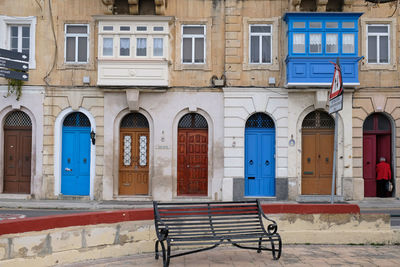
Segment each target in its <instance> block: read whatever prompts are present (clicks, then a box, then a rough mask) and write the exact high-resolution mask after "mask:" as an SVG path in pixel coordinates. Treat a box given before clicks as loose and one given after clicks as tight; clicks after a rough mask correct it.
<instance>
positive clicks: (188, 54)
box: [182, 38, 192, 63]
mask: <svg viewBox="0 0 400 267" xmlns="http://www.w3.org/2000/svg"><path fill="white" fill-rule="evenodd" d="M182 54H183V55H182V58H183V62H184V63H191V62H192V38H183V53H182Z"/></svg>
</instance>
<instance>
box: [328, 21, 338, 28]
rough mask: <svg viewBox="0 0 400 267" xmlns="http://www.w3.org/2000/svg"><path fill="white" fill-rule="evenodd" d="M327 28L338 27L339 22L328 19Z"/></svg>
mask: <svg viewBox="0 0 400 267" xmlns="http://www.w3.org/2000/svg"><path fill="white" fill-rule="evenodd" d="M326 28H328V29H336V28H338V23H337V22H332V21H328V22H326Z"/></svg>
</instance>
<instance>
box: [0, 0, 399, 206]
mask: <svg viewBox="0 0 400 267" xmlns="http://www.w3.org/2000/svg"><path fill="white" fill-rule="evenodd" d="M373 2H374V1H363V0H343V1H332V0H329V1H328V0H303V1H302V0H289V1H270V0H265V1H259V0H249V1H237V0H221V1H211V0H179V1H178V0H169V1H167V0H88V1H79V0H68V1H67V0H61V1H60V0H58V1H53V0H48V1H22V0H17V1H15V0H14V1H11V0H5V1H4V4H2V5H1V6H0V32H1V34H0V48H3V49H7V50H12V51H18V52H24V53H28V54H29V59H30V60H29V81H27V82H25V84H24V85H23V86H22V96H21V97H20V98H19V99H18V100H17V99H16V97H15V95H13V94H11V95H9V96H8V97H6V98H2V99H1V102H0V121H1V122H2V125H1V132H0V140H1V142H0V192H1V193H0V197H2V198H28V199H29V198H38V199H81V200H88V199H92V200H93V199H95V200H119V201H124V200H135V201H149V200H153V199H154V200H168V201H170V200H202V199H209V200H217V201H219V200H243V199H252V198H262V199H265V200H297V201H315V200H318V199H321V198H322V199H327V197H328V196H329V195H330V194H331V187H332V174H333V172H334V173H335V176H336V183H335V185H334V188H335V194H336V195H337V198H338V199H340V200H361V199H364V198H365V197H376V196H377V195H376V183H375V165H376V163H377V161H378V160H379V158H380V157H385V158H386V159H387V161H388V162H389V163H390V164H391V168H392V173H393V183H394V185H395V189H394V190H393V192H392V193H391V194H387V197H398V196H400V195H399V193H398V190H397V189H399V187H398V186H397V184H398V182H397V175H398V171H399V164H400V150H399V147H398V146H399V145H398V144H399V142H400V139H399V138H400V137H399V130H398V127H400V124H399V123H400V122H399V121H400V119H399V118H400V111H399V109H400V107H399V106H400V104H399V103H400V101H399V97H400V95H399V87H398V86H399V74H398V73H399V72H398V69H397V65H398V62H397V61H398V57H397V54H398V49H399V46H398V45H397V43H398V36H397V35H398V31H399V30H398V29H399V28H398V25H397V20H398V17H399V11H398V10H397V9H396V5H395V3H392V2H390V1H389V2H388V3H384V4H383V3H381V4H376V3H373ZM337 59H339V63H340V66H341V70H342V77H343V86H344V94H343V109H342V110H341V111H340V112H338V115H337V120H336V122H335V117H334V115H331V114H329V112H328V111H329V105H328V93H329V90H330V85H331V82H332V76H333V71H334V65H333V64H332V62H336V60H337ZM7 83H8V82H7V80H6V79H3V78H0V90H1V92H2V93H3V94H4V95H6V94H7V91H8V86H7ZM335 123H337V124H338V125H337V127H338V136H337V137H338V153H337V157H336V159H335V160H336V162H337V164H336V169H335V170H333V161H334V159H333V150H334V128H335Z"/></svg>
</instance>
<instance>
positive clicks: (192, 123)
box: [178, 113, 208, 129]
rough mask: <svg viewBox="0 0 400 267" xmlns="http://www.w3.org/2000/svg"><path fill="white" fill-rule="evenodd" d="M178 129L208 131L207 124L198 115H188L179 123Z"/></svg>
mask: <svg viewBox="0 0 400 267" xmlns="http://www.w3.org/2000/svg"><path fill="white" fill-rule="evenodd" d="M178 128H194V129H208V124H207V121H206V119H205V118H204V117H203V116H201V115H200V114H197V113H189V114H186V115H185V116H183V118H182V119H181V120H180V121H179V124H178Z"/></svg>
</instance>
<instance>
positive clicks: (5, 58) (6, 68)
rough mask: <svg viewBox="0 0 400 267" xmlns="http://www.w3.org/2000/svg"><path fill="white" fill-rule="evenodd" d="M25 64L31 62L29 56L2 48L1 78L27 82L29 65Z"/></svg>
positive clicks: (0, 56) (0, 53)
mask: <svg viewBox="0 0 400 267" xmlns="http://www.w3.org/2000/svg"><path fill="white" fill-rule="evenodd" d="M10 59H15V60H18V61H14V60H10ZM21 61H23V62H21ZM25 62H29V55H27V54H24V53H19V52H15V51H10V50H6V49H1V48H0V77H3V78H8V79H14V80H22V81H27V80H28V78H29V75H28V73H26V71H28V70H29V65H28V63H25ZM16 70H20V71H16Z"/></svg>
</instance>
